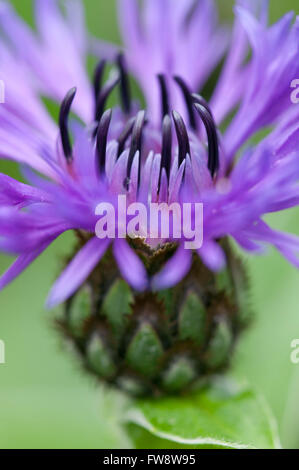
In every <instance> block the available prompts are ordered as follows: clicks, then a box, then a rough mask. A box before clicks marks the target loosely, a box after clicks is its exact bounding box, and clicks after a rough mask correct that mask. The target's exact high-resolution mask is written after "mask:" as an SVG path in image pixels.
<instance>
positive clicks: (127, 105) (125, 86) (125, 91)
mask: <svg viewBox="0 0 299 470" xmlns="http://www.w3.org/2000/svg"><path fill="white" fill-rule="evenodd" d="M116 61H117V65H118V68H119V74H120V98H121V102H122V106H123V110H124V112H125V113H126V114H129V113H130V111H131V92H130V84H129V80H128V73H127V69H126V66H125V61H124V56H123V54H118V56H117V59H116Z"/></svg>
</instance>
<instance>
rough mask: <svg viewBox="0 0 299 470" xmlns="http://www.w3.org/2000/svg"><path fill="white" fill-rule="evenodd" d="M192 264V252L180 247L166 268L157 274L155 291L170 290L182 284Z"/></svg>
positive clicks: (154, 284) (154, 278)
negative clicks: (179, 283)
mask: <svg viewBox="0 0 299 470" xmlns="http://www.w3.org/2000/svg"><path fill="white" fill-rule="evenodd" d="M191 262H192V251H190V250H186V249H185V248H184V245H183V244H182V245H180V246H179V247H178V249H177V251H176V252H175V254H174V255H173V256H172V258H170V260H169V261H167V263H166V264H165V266H164V268H163V269H162V270H161V271H160V272H159V273H158V274H156V275H155V276H154V277H153V279H152V281H151V286H152V288H153V289H154V290H163V289H168V288H170V287H172V286H174V285H175V284H177V283H178V282H180V281H181V280H182V279H183V278H184V277H185V276H186V274H187V273H188V271H189V269H190V267H191Z"/></svg>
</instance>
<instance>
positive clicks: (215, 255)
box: [198, 240, 226, 271]
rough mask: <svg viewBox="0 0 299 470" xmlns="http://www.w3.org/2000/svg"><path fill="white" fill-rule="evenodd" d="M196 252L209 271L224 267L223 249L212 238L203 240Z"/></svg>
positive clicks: (219, 269)
mask: <svg viewBox="0 0 299 470" xmlns="http://www.w3.org/2000/svg"><path fill="white" fill-rule="evenodd" d="M198 254H199V256H200V257H201V259H202V261H203V262H204V264H205V265H206V266H207V267H208V268H209V269H210V270H211V271H221V269H223V268H224V267H225V264H226V259H225V254H224V251H223V250H222V248H221V247H220V246H219V245H218V243H216V242H214V241H212V240H209V241H205V242H204V244H203V246H202V247H201V248H200V250H198Z"/></svg>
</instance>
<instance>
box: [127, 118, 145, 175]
mask: <svg viewBox="0 0 299 470" xmlns="http://www.w3.org/2000/svg"><path fill="white" fill-rule="evenodd" d="M144 124H145V111H139V112H138V114H137V116H136V119H135V123H134V127H133V131H132V139H131V147H130V151H129V157H128V166H127V178H130V175H131V168H132V164H133V160H134V157H135V154H136V152H137V151H139V152H140V155H141V145H142V131H143V126H144ZM140 163H141V162H139V174H138V184H139V182H140V166H141V165H140Z"/></svg>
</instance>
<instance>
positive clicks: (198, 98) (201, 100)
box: [191, 93, 213, 117]
mask: <svg viewBox="0 0 299 470" xmlns="http://www.w3.org/2000/svg"><path fill="white" fill-rule="evenodd" d="M191 98H192V102H193V104H194V103H198V104H200V105H201V106H203V107H204V108H205V109H206V110H207V111H208V112H209V113H210V115H211V116H212V117H213V114H212V111H211V108H210V106H209V104H208V102H207V101H206V100H205V99H204V98H203V96H201V95H199V94H197V93H193V94H192V95H191Z"/></svg>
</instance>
